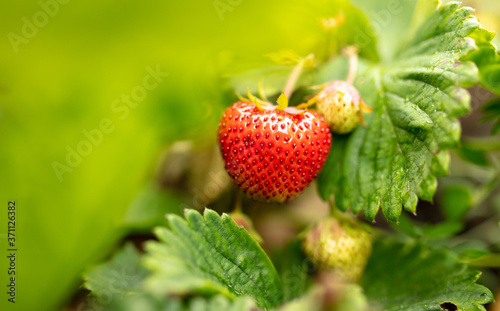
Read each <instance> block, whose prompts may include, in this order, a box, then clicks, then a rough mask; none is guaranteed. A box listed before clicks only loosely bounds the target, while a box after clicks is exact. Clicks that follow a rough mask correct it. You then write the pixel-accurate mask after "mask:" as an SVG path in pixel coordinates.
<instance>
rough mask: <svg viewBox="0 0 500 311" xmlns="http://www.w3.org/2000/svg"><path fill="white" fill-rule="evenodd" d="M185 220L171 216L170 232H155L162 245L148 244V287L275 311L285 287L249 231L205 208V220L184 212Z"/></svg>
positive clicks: (157, 243) (161, 229)
mask: <svg viewBox="0 0 500 311" xmlns="http://www.w3.org/2000/svg"><path fill="white" fill-rule="evenodd" d="M185 218H186V220H184V219H182V218H180V217H179V216H175V215H168V221H169V228H157V229H156V230H155V234H156V235H157V237H158V239H159V240H160V242H150V243H148V244H147V245H146V249H147V253H148V254H147V256H146V257H145V261H144V262H145V265H146V266H147V267H148V268H150V269H151V270H152V275H151V276H150V277H148V278H147V279H146V288H147V289H148V290H150V291H152V292H157V293H169V294H179V295H185V294H193V293H196V294H201V295H213V294H222V295H224V296H227V297H229V298H231V299H233V298H235V297H236V296H240V295H249V296H251V297H253V298H254V299H255V301H256V302H257V305H258V306H259V307H261V308H264V309H271V308H274V307H276V306H277V305H279V304H280V303H281V302H282V300H283V297H282V290H281V283H280V280H279V277H278V274H277V272H276V270H275V268H274V267H273V265H272V263H271V261H270V260H269V258H268V257H267V255H266V254H265V253H264V251H263V250H262V248H261V247H260V246H259V244H258V243H257V242H256V241H254V240H253V239H252V238H251V236H250V235H249V234H248V232H247V231H246V230H245V229H244V228H241V227H238V225H237V224H236V223H235V222H234V221H233V220H232V219H231V217H229V216H228V215H226V214H223V215H222V217H219V215H217V213H216V212H214V211H212V210H209V209H206V210H205V213H204V216H203V217H202V216H201V215H200V214H199V213H198V212H196V211H194V210H186V211H185Z"/></svg>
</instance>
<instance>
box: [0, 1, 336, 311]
mask: <svg viewBox="0 0 500 311" xmlns="http://www.w3.org/2000/svg"><path fill="white" fill-rule="evenodd" d="M61 2H63V1H61ZM61 2H58V1H56V0H53V1H52V0H42V1H40V3H39V2H38V1H18V2H12V3H7V2H4V3H2V5H1V6H2V8H1V9H0V30H1V34H2V37H1V38H2V39H1V40H0V174H1V178H0V203H1V205H2V206H3V208H2V209H1V211H2V212H1V215H2V216H1V218H0V219H1V221H0V232H1V233H2V236H1V238H2V244H1V245H2V250H1V254H2V256H1V259H0V267H2V268H1V269H0V275H1V277H0V280H2V283H1V285H2V288H3V289H5V287H6V286H5V285H6V284H4V283H5V281H4V280H6V279H7V278H6V277H7V275H6V271H7V262H6V256H5V255H4V254H5V243H4V242H5V238H6V235H5V233H6V224H7V202H8V201H9V200H15V201H16V205H17V222H16V226H17V228H16V230H17V231H16V234H17V236H16V238H17V241H16V242H17V248H18V253H17V256H18V257H17V273H16V279H17V286H18V287H17V297H16V300H17V301H16V304H15V308H14V309H12V307H13V305H12V304H8V303H7V296H6V294H5V290H2V294H0V296H1V299H0V305H1V307H0V309H2V310H11V309H12V310H35V309H36V310H56V309H59V308H61V307H62V306H64V305H65V304H67V303H68V301H70V300H71V298H72V296H73V295H74V293H75V292H76V290H77V287H78V285H79V284H80V280H81V272H82V270H83V269H84V268H85V267H86V266H88V265H89V264H92V263H95V262H97V261H98V260H101V259H102V258H103V256H106V255H108V254H109V253H110V251H111V246H112V245H114V243H116V241H117V240H118V239H119V238H120V237H121V236H122V235H123V234H124V233H125V229H123V227H124V226H123V221H122V219H123V218H124V215H125V213H126V211H127V209H128V208H129V206H130V204H131V202H132V201H133V199H134V197H136V196H137V194H138V193H140V192H141V190H142V189H144V187H146V186H147V185H148V184H149V183H150V181H151V179H152V178H153V175H154V170H155V167H156V164H157V162H158V159H159V158H160V155H161V152H162V150H163V149H164V148H165V147H167V146H168V145H169V144H171V143H172V142H173V141H174V140H179V139H192V138H196V141H198V142H200V144H202V143H213V142H214V141H215V128H216V125H217V122H218V118H219V116H220V112H221V111H222V109H223V107H224V106H225V105H227V101H225V98H226V97H224V96H225V95H224V92H222V90H223V89H224V85H223V84H222V83H221V80H220V77H221V73H223V72H224V70H227V69H228V68H231V70H233V69H234V68H235V67H233V65H232V64H236V63H237V64H246V65H244V66H243V67H245V66H254V65H255V64H259V63H262V62H265V61H266V59H265V58H264V57H263V55H265V54H267V53H269V52H274V51H277V50H281V49H293V50H295V51H296V52H297V53H299V54H304V53H308V52H309V51H310V50H311V49H312V48H313V47H314V46H315V45H316V44H318V40H321V39H322V38H323V37H322V33H321V29H320V27H319V23H318V21H317V18H314V17H315V16H322V15H323V14H325V15H327V14H328V11H327V10H325V8H326V7H325V5H327V7H329V8H330V9H331V10H334V7H333V5H332V4H333V2H330V3H329V4H327V3H326V2H325V1H324V2H322V1H318V2H317V3H316V4H314V5H304V4H301V3H300V1H295V2H294V1H292V2H290V1H283V0H281V1H264V0H254V1H245V0H243V1H219V2H220V3H217V6H216V5H215V4H214V2H213V1H151V0H148V1H113V0H110V1H85V2H82V1H76V0H74V1H66V3H61ZM44 12H45V13H44ZM49 13H51V14H50V15H53V16H50V15H49ZM44 16H45V18H44ZM147 68H150V69H153V70H154V69H156V68H159V70H160V71H161V72H164V73H168V76H165V77H163V79H162V81H161V82H159V83H158V85H157V86H156V87H153V88H152V89H151V90H147V91H146V92H145V93H144V94H143V93H141V90H140V87H141V86H142V85H143V79H145V78H146V77H147V76H148V74H149V73H148V69H147ZM149 83H150V84H152V83H154V80H151V81H150V82H149ZM134 92H135V93H134ZM132 93H134V94H135V96H136V97H135V98H136V99H137V98H138V99H140V100H135V101H134V102H133V103H132V104H131V106H127V104H126V103H125V102H124V101H123V98H124V97H122V96H132V98H133V96H134V94H132ZM117 100H118V102H117V103H116V101H117ZM127 107H128V108H127ZM120 109H121V110H120ZM125 110H128V114H127V113H126V112H125ZM102 120H108V121H104V122H112V125H111V126H110V127H111V128H112V130H110V131H109V133H103V136H102V141H101V139H100V138H99V134H95V135H96V136H94V138H95V139H94V143H92V142H91V141H90V140H89V138H88V137H87V136H86V135H85V134H84V131H87V132H90V133H95V130H96V129H99V126H100V123H101V121H102ZM109 120H110V121H109ZM108 125H109V124H108ZM89 142H90V143H91V145H89ZM95 142H97V143H95ZM89 146H90V147H89ZM68 148H69V149H68ZM79 148H80V149H79ZM87 149H91V150H87ZM68 150H74V151H76V152H78V150H80V151H81V152H83V155H81V159H80V161H78V159H75V158H72V159H70V162H71V161H73V162H75V163H67V157H68V154H69V153H68ZM70 157H71V156H70ZM54 162H58V163H60V164H61V165H60V166H59V164H54ZM69 164H77V165H74V167H73V166H70V165H69ZM54 165H58V169H61V171H60V172H59V175H60V176H59V177H61V178H59V177H58V174H57V173H56V171H55V170H54V167H53V166H54ZM63 165H64V166H63ZM174 207H175V208H178V204H177V205H174Z"/></svg>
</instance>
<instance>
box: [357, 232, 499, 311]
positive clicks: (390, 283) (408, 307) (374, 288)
mask: <svg viewBox="0 0 500 311" xmlns="http://www.w3.org/2000/svg"><path fill="white" fill-rule="evenodd" d="M394 267H397V269H395V268H394ZM479 276H480V272H475V271H469V270H468V269H467V266H466V265H465V264H463V263H460V262H459V260H458V257H457V256H456V255H455V254H453V253H450V252H448V251H444V250H443V251H441V250H431V249H430V248H429V247H427V246H426V245H424V244H421V243H418V242H406V243H405V242H397V241H395V240H387V239H385V240H384V241H382V240H379V241H377V242H376V243H375V245H374V248H373V254H372V257H371V258H370V260H369V262H368V265H367V267H366V270H365V274H364V275H363V278H362V280H361V285H362V287H363V288H364V290H365V294H366V296H367V298H368V300H369V303H370V304H371V305H380V306H382V307H383V309H384V310H386V311H393V310H394V311H395V310H405V311H412V310H415V311H417V310H418V311H420V310H436V311H438V310H442V308H441V307H440V305H441V304H444V303H448V306H455V308H456V309H455V310H463V311H468V310H470V311H472V310H473V311H476V310H485V309H484V307H483V306H482V304H485V303H488V302H491V301H493V295H492V293H491V292H490V291H489V290H488V289H487V288H486V287H484V286H482V285H478V284H475V282H476V280H477V279H478V278H479Z"/></svg>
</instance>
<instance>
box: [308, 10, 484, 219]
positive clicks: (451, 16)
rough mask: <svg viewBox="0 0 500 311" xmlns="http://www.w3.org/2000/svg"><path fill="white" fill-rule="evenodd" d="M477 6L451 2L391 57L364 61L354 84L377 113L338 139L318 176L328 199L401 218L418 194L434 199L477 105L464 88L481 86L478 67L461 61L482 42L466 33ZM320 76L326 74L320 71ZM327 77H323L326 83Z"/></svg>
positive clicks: (475, 25)
mask: <svg viewBox="0 0 500 311" xmlns="http://www.w3.org/2000/svg"><path fill="white" fill-rule="evenodd" d="M471 12H472V10H471V9H470V8H466V7H464V8H461V7H460V6H459V4H456V3H452V4H448V5H445V6H443V7H441V8H440V9H439V10H437V11H435V12H434V13H433V14H432V15H431V16H430V17H429V18H428V19H427V20H426V21H425V22H424V23H423V24H422V26H421V27H420V28H419V29H418V30H417V31H416V33H415V36H414V37H413V38H412V39H411V40H409V43H408V45H406V46H405V47H404V49H402V50H401V51H400V53H399V54H398V56H397V57H396V58H395V59H394V60H392V62H386V63H384V64H381V65H375V64H370V63H367V62H363V61H360V71H359V72H358V78H357V80H356V82H355V86H356V87H357V88H358V90H359V91H360V94H361V97H362V98H363V100H364V101H365V102H366V103H367V105H369V106H371V107H373V112H372V113H370V114H366V115H365V122H366V128H365V127H361V126H360V127H358V128H357V129H356V130H355V131H354V132H353V133H352V134H351V135H350V136H348V137H347V138H341V137H334V139H333V143H332V147H331V152H330V155H329V158H328V160H327V164H326V165H325V168H324V169H323V170H322V172H321V174H320V177H319V180H320V184H321V183H322V182H326V183H327V185H320V193H321V195H322V197H323V198H328V197H330V196H331V195H335V201H336V204H337V205H338V207H339V208H340V209H342V210H346V209H348V208H351V209H352V211H353V212H354V213H358V212H359V211H361V210H363V213H364V215H365V217H366V218H367V219H369V220H374V219H375V215H376V214H377V212H378V210H379V209H382V212H383V214H384V215H385V217H386V218H387V219H388V220H389V221H392V222H397V220H398V218H399V216H400V215H401V210H402V208H403V206H404V208H405V209H407V210H408V211H410V212H414V208H415V206H416V200H415V198H416V196H418V197H420V198H421V199H423V200H427V201H431V200H432V199H433V196H434V193H435V190H436V187H437V179H436V177H437V176H442V175H444V174H446V173H447V165H448V164H447V162H448V158H447V156H446V150H447V149H450V148H454V147H456V146H457V145H458V143H459V138H460V126H459V123H458V121H457V119H456V118H457V117H459V116H462V115H464V114H465V113H467V112H468V111H469V109H470V107H469V106H470V105H469V104H470V95H469V94H468V92H467V91H466V90H465V89H464V88H463V87H469V86H472V85H474V84H476V83H477V82H478V81H477V68H476V66H475V65H474V63H472V62H470V61H465V62H461V61H460V59H461V58H462V57H463V56H465V55H467V54H468V53H469V52H470V51H472V50H474V49H475V48H476V46H475V44H474V41H473V40H472V39H470V38H467V36H468V35H469V34H471V33H473V32H474V31H475V30H477V29H479V23H478V21H477V19H476V18H475V17H473V16H471ZM320 76H323V77H324V76H325V75H321V74H320ZM322 82H324V81H318V83H322Z"/></svg>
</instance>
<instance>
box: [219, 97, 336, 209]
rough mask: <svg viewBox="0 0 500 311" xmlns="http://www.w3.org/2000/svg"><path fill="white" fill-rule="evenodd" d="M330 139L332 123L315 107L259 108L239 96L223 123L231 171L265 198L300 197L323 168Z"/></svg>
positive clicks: (252, 192) (239, 181) (251, 193)
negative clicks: (328, 122) (307, 108)
mask: <svg viewBox="0 0 500 311" xmlns="http://www.w3.org/2000/svg"><path fill="white" fill-rule="evenodd" d="M273 107H274V106H273ZM331 139H332V136H331V134H330V131H329V129H328V125H327V124H326V122H325V121H324V119H323V118H322V117H321V116H320V115H319V114H318V113H316V112H315V111H313V110H307V111H305V112H303V113H297V110H296V109H294V108H286V109H285V110H278V109H275V107H274V108H270V109H262V108H261V109H259V108H257V106H256V105H255V103H253V102H243V101H239V102H236V103H235V104H233V105H232V106H231V107H229V108H228V109H227V110H226V111H225V113H224V115H223V116H222V118H221V120H220V123H219V143H220V148H221V153H222V157H223V159H224V161H225V163H226V165H225V167H226V170H227V172H228V173H229V176H231V178H232V179H233V180H234V182H235V183H236V184H237V185H238V186H239V187H240V188H241V189H242V190H243V191H244V192H245V193H246V194H248V195H249V196H250V197H252V198H253V199H256V200H260V201H268V202H286V201H288V200H290V199H292V198H294V197H295V196H297V195H298V194H299V193H300V192H301V191H302V190H303V189H304V188H305V187H306V186H308V185H309V184H310V183H311V182H312V181H313V180H314V179H315V178H316V176H317V174H318V173H319V171H320V170H321V168H322V167H323V164H324V163H325V160H326V157H327V156H328V152H329V151H330V145H331Z"/></svg>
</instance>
